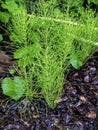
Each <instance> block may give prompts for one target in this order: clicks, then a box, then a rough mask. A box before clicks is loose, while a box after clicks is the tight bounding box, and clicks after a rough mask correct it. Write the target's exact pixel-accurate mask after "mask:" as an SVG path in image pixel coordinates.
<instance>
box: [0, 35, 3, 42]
mask: <svg viewBox="0 0 98 130" xmlns="http://www.w3.org/2000/svg"><path fill="white" fill-rule="evenodd" d="M2 40H3V37H2V35H1V34H0V42H1V41H2Z"/></svg>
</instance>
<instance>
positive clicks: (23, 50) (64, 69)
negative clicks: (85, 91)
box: [2, 0, 98, 108]
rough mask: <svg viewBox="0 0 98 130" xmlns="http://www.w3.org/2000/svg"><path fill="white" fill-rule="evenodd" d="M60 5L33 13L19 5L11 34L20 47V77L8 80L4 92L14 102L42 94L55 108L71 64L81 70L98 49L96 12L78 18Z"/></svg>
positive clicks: (49, 5) (43, 4) (43, 6)
mask: <svg viewBox="0 0 98 130" xmlns="http://www.w3.org/2000/svg"><path fill="white" fill-rule="evenodd" d="M15 4H16V3H15ZM56 4H57V1H56V0H55V1H52V0H49V1H42V2H40V3H39V4H38V5H37V7H36V9H37V12H36V11H34V12H32V13H30V14H28V11H27V9H26V6H25V5H24V4H17V5H16V6H18V8H17V11H13V12H12V13H11V15H10V21H11V22H10V23H9V25H8V31H9V34H10V36H9V37H10V40H11V41H12V42H13V44H14V45H15V46H17V50H16V51H15V52H14V54H13V55H14V58H15V59H17V66H16V68H15V70H16V71H17V73H18V75H19V76H15V77H14V79H10V78H5V79H4V80H3V82H2V89H3V93H4V94H5V95H7V96H10V97H11V98H12V99H15V100H18V99H19V98H20V97H22V96H23V95H25V96H26V97H28V98H30V97H34V96H35V95H36V94H37V95H42V97H44V98H45V100H46V101H47V103H48V105H49V106H50V107H51V108H55V107H56V104H57V102H56V101H57V100H58V99H59V98H60V96H61V93H62V89H63V85H64V80H65V76H66V74H67V73H68V72H69V70H70V65H72V66H73V67H74V68H76V69H78V68H79V67H81V66H82V65H83V64H84V63H85V62H86V61H87V59H88V58H89V57H90V56H91V55H92V54H93V52H95V50H97V49H98V46H97V45H95V43H96V42H97V41H98V38H97V34H98V23H97V21H98V18H97V17H96V16H94V12H93V11H92V10H90V9H87V10H85V11H84V10H83V11H82V13H81V16H80V17H79V19H77V18H73V13H72V14H71V15H70V12H69V8H67V9H66V13H63V12H62V11H61V10H60V9H59V8H58V7H55V5H56ZM68 4H69V6H71V5H70V3H68ZM75 4H76V2H75ZM79 4H81V2H80V3H79ZM16 6H15V7H16ZM54 7H55V8H54ZM6 8H7V7H6ZM50 8H51V10H49V9H50ZM7 9H8V8H7ZM64 73H65V74H64ZM18 92H19V93H18Z"/></svg>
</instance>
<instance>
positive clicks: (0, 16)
mask: <svg viewBox="0 0 98 130" xmlns="http://www.w3.org/2000/svg"><path fill="white" fill-rule="evenodd" d="M0 21H1V22H3V23H8V21H9V13H7V12H0Z"/></svg>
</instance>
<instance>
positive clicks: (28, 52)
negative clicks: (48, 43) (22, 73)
mask: <svg viewBox="0 0 98 130" xmlns="http://www.w3.org/2000/svg"><path fill="white" fill-rule="evenodd" d="M40 50H41V46H40V44H38V43H34V44H33V45H29V46H27V47H24V48H21V49H18V50H16V52H15V53H14V58H15V59H19V60H18V65H19V66H27V65H30V64H32V63H33V60H34V58H36V57H37V56H38V54H39V52H40Z"/></svg>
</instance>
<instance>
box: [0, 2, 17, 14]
mask: <svg viewBox="0 0 98 130" xmlns="http://www.w3.org/2000/svg"><path fill="white" fill-rule="evenodd" d="M1 6H2V8H4V9H7V10H8V11H9V12H14V11H15V10H17V9H18V5H17V4H16V3H15V1H14V0H6V2H5V3H3V4H2V5H1Z"/></svg>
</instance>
